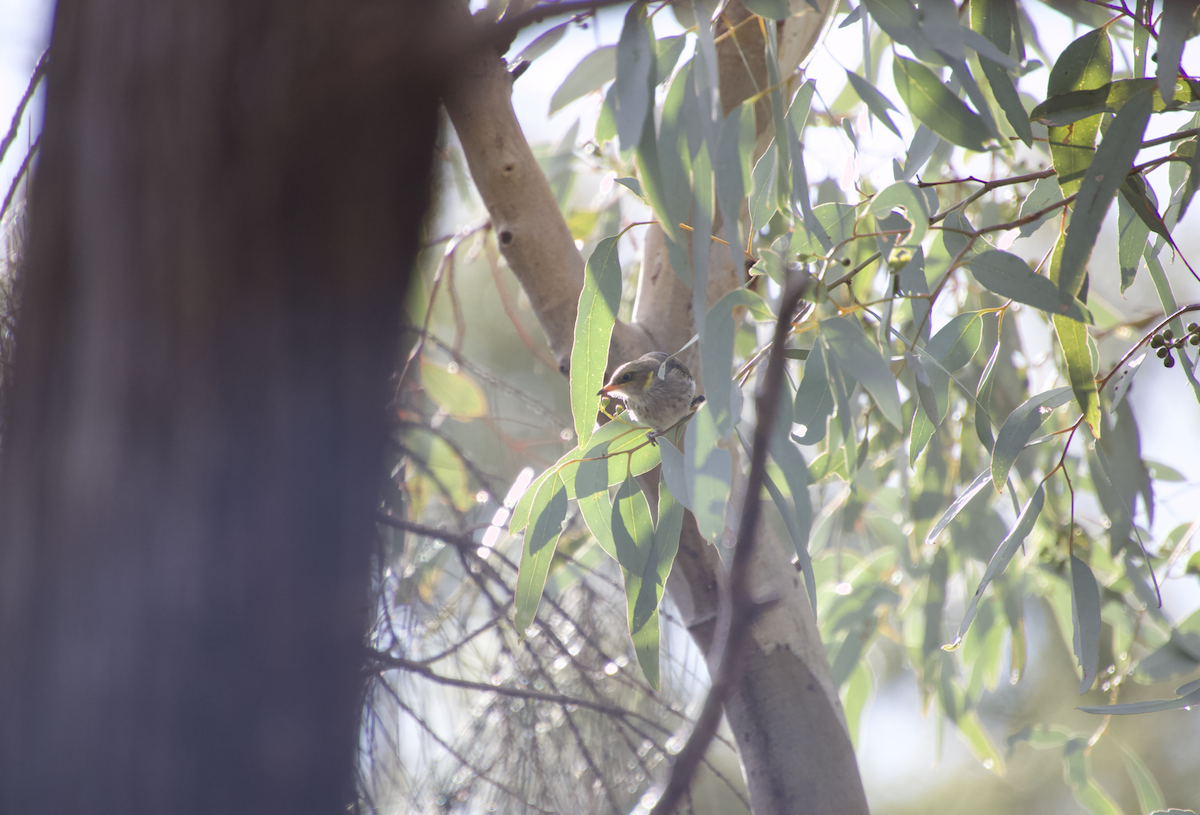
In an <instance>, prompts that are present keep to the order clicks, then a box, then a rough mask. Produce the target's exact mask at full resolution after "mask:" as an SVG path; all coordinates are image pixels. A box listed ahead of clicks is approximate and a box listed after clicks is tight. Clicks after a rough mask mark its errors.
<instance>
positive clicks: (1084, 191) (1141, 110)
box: [1058, 93, 1150, 306]
mask: <svg viewBox="0 0 1200 815" xmlns="http://www.w3.org/2000/svg"><path fill="white" fill-rule="evenodd" d="M1149 120H1150V95H1149V94H1146V93H1143V94H1141V95H1138V96H1135V97H1133V98H1132V99H1130V100H1129V101H1128V102H1127V103H1126V104H1125V106H1124V107H1123V108H1121V111H1120V113H1118V114H1117V115H1116V116H1115V117H1114V118H1113V121H1112V125H1111V126H1110V127H1109V128H1108V132H1107V133H1106V134H1105V135H1104V140H1103V141H1102V142H1101V143H1100V146H1099V147H1098V148H1097V149H1096V154H1095V157H1094V158H1093V159H1092V162H1091V165H1090V166H1089V167H1088V169H1087V172H1086V173H1085V175H1084V177H1083V180H1082V182H1081V184H1080V186H1079V195H1078V197H1077V198H1076V199H1075V207H1074V213H1073V214H1072V215H1071V221H1070V223H1068V224H1067V236H1066V242H1065V243H1064V245H1063V250H1062V263H1061V266H1060V269H1059V275H1058V293H1059V301H1060V303H1062V304H1063V305H1066V306H1070V305H1071V304H1072V302H1073V301H1074V299H1075V295H1077V294H1078V293H1079V289H1080V286H1081V285H1082V284H1083V276H1084V274H1085V272H1086V267H1087V261H1088V258H1089V257H1090V256H1091V253H1092V247H1093V246H1094V245H1095V243H1096V238H1097V236H1098V235H1099V234H1100V226H1101V224H1102V222H1103V221H1104V215H1105V213H1107V212H1108V207H1109V205H1110V204H1111V203H1112V199H1113V197H1114V196H1115V195H1116V194H1117V190H1118V189H1120V188H1121V185H1122V184H1123V183H1124V182H1125V177H1126V175H1128V173H1129V170H1130V168H1131V167H1132V166H1133V161H1134V159H1135V158H1136V157H1137V153H1138V150H1140V149H1141V146H1142V134H1143V133H1144V132H1145V131H1146V123H1147V122H1149Z"/></svg>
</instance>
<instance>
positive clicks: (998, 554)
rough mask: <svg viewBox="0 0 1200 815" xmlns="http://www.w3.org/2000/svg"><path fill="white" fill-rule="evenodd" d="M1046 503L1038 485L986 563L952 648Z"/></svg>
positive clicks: (1030, 529) (962, 634)
mask: <svg viewBox="0 0 1200 815" xmlns="http://www.w3.org/2000/svg"><path fill="white" fill-rule="evenodd" d="M1045 502H1046V490H1045V488H1044V487H1043V486H1042V485H1041V484H1038V488H1037V489H1036V490H1035V491H1034V493H1033V495H1032V496H1030V498H1029V501H1027V502H1026V504H1025V507H1024V508H1023V509H1022V510H1021V514H1020V515H1018V516H1017V521H1016V523H1015V524H1013V528H1012V529H1011V530H1010V531H1009V533H1008V534H1007V535H1005V536H1004V540H1002V541H1000V545H999V546H998V547H996V551H995V553H993V554H992V558H991V560H989V561H988V565H987V568H986V569H985V570H984V572H983V578H982V579H981V580H980V581H979V587H978V588H976V589H975V595H974V596H973V597H972V598H971V602H970V603H968V604H967V610H966V612H965V613H964V614H963V621H962V623H961V624H960V625H959V626H958V635H957V636H956V637H955V638H954V643H953V645H952V647H957V646H958V645H959V644H960V643H962V639H963V637H964V636H965V635H966V633H967V629H968V628H970V627H971V621H972V620H974V619H975V610H976V609H977V608H978V607H979V600H980V599H981V598H982V597H983V590H984V589H985V588H987V586H988V584H989V583H991V582H992V581H993V580H995V579H996V578H997V577H999V576H1000V574H1001V573H1002V572H1003V571H1004V570H1005V569H1006V568H1008V564H1009V561H1011V560H1012V558H1013V555H1015V554H1016V553H1017V549H1019V548H1020V547H1021V544H1023V543H1024V542H1025V538H1027V537H1029V533H1030V532H1032V531H1033V525H1034V524H1035V523H1037V519H1038V516H1039V515H1040V514H1041V513H1042V506H1043V505H1044V504H1045Z"/></svg>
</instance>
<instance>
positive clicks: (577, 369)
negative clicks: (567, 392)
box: [571, 237, 621, 447]
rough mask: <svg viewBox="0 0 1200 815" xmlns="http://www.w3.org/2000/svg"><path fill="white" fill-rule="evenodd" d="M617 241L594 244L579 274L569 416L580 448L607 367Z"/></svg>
mask: <svg viewBox="0 0 1200 815" xmlns="http://www.w3.org/2000/svg"><path fill="white" fill-rule="evenodd" d="M619 240H620V238H619V237H612V238H605V239H604V240H602V241H600V243H598V244H596V248H595V249H593V250H592V254H591V256H590V257H589V258H588V262H587V267H586V268H585V269H584V274H583V291H582V292H580V293H579V312H578V313H577V314H576V315H575V344H574V345H573V346H572V347H571V413H572V415H573V416H574V417H575V435H576V437H578V439H579V445H580V446H581V447H582V446H584V445H586V444H587V443H588V440H589V439H591V437H592V428H593V427H594V426H595V424H596V413H597V406H598V402H597V398H596V394H597V393H598V392H599V390H600V388H601V386H602V385H603V384H604V370H605V368H606V367H607V366H608V343H609V340H610V339H611V338H612V329H613V322H614V321H615V320H616V316H617V307H618V306H619V305H620V302H621V263H620V260H619V258H618V255H617V242H618V241H619Z"/></svg>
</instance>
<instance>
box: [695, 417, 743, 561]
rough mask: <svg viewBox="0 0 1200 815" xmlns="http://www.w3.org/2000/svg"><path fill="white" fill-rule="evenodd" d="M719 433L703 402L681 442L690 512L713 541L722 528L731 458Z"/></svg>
mask: <svg viewBox="0 0 1200 815" xmlns="http://www.w3.org/2000/svg"><path fill="white" fill-rule="evenodd" d="M722 438H723V437H722V436H721V435H720V434H719V433H718V432H717V426H716V422H714V421H713V417H712V413H711V411H709V409H708V405H707V404H704V405H702V406H701V407H700V409H699V410H697V411H696V414H695V416H693V417H692V420H691V421H690V422H688V426H687V435H686V441H685V442H684V459H683V473H684V478H685V479H686V480H687V483H688V484H689V485H690V489H689V490H688V493H689V494H690V495H691V496H692V513H693V514H694V515H695V516H696V525H697V526H698V527H699V528H700V534H701V535H703V536H704V537H705V538H706V539H707V540H709V541H712V542H716V541H718V540H719V539H720V537H721V534H722V533H724V531H725V502H726V501H727V500H728V498H729V485H730V479H731V477H732V474H733V459H732V457H731V456H730V455H729V451H728V450H726V449H725V448H724V447H718V446H717V443H718V442H721V441H722Z"/></svg>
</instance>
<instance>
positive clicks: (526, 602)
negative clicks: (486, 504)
mask: <svg viewBox="0 0 1200 815" xmlns="http://www.w3.org/2000/svg"><path fill="white" fill-rule="evenodd" d="M566 517H567V491H566V489H565V488H564V487H563V483H562V479H561V478H559V477H558V475H557V474H555V475H553V476H552V477H550V478H548V479H546V480H545V481H543V482H542V484H541V485H540V486H539V487H538V491H537V495H536V496H535V498H534V500H533V505H532V508H531V519H532V520H531V522H530V525H529V529H528V530H526V532H525V540H524V542H523V543H522V545H521V564H520V567H519V569H518V572H517V589H516V593H515V594H514V604H515V608H516V620H515V622H514V626H515V627H516V629H517V631H518V632H519V634H520V635H521V636H522V637H523V636H524V635H525V629H526V628H528V627H529V625H530V623H532V622H533V618H534V615H535V614H537V607H538V603H540V602H541V599H542V589H543V588H544V587H545V585H546V575H547V574H549V572H550V561H551V560H553V559H554V548H555V546H556V545H557V543H558V536H559V535H560V534H562V522H563V520H564V519H565V518H566Z"/></svg>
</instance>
